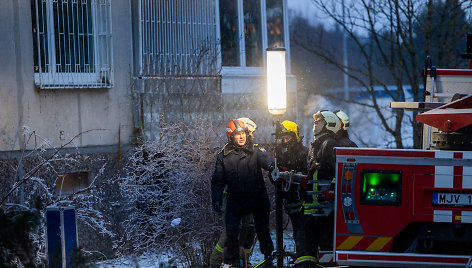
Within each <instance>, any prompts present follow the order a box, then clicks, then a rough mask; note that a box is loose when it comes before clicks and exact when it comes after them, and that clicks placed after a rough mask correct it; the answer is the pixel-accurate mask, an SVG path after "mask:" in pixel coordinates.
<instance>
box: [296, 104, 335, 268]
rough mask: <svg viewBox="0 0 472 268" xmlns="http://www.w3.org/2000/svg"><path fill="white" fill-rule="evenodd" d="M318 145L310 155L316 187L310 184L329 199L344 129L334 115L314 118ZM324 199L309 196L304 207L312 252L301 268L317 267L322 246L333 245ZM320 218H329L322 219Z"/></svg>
mask: <svg viewBox="0 0 472 268" xmlns="http://www.w3.org/2000/svg"><path fill="white" fill-rule="evenodd" d="M313 120H314V126H313V135H314V141H313V142H312V143H311V147H310V150H309V152H308V163H307V164H308V165H307V167H308V176H307V178H308V179H309V180H312V181H313V182H314V183H313V184H310V187H312V189H310V190H312V191H322V192H326V195H325V198H329V197H330V196H329V191H330V190H332V186H331V185H332V184H331V182H332V181H333V179H334V176H335V164H336V155H335V152H334V148H335V147H337V146H339V143H338V142H337V140H336V135H335V133H336V132H338V131H339V129H340V122H339V119H338V118H337V116H336V115H335V114H334V113H333V112H330V111H326V110H323V111H319V112H317V113H315V114H314V115H313ZM320 199H322V198H321V197H320V196H318V197H317V196H315V195H307V196H306V199H305V203H304V205H303V206H304V207H303V212H304V215H305V216H307V220H306V223H305V232H306V239H307V243H309V244H310V245H309V247H308V248H309V250H308V252H307V255H305V256H302V257H299V258H297V261H296V263H297V265H298V266H300V267H316V262H318V247H319V246H320V242H322V243H321V244H322V246H323V243H326V242H328V243H329V241H330V239H329V237H330V235H331V234H332V228H333V227H332V224H330V223H331V222H332V218H333V215H332V214H333V213H332V212H330V211H324V210H323V209H320V208H319V205H320V202H322V201H326V200H320ZM320 215H329V216H328V217H326V216H325V217H320Z"/></svg>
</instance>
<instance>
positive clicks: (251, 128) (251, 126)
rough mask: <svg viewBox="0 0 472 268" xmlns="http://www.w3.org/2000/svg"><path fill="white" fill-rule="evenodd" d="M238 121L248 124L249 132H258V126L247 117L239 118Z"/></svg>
mask: <svg viewBox="0 0 472 268" xmlns="http://www.w3.org/2000/svg"><path fill="white" fill-rule="evenodd" d="M238 120H241V121H243V122H244V124H246V127H247V129H248V130H249V132H254V131H256V128H257V125H256V123H254V121H252V120H251V119H249V118H247V117H241V118H238Z"/></svg>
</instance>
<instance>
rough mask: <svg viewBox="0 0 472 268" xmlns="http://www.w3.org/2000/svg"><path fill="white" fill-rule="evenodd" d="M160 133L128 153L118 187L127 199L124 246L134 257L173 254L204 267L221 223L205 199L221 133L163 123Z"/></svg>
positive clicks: (201, 125) (203, 122) (204, 126)
mask: <svg viewBox="0 0 472 268" xmlns="http://www.w3.org/2000/svg"><path fill="white" fill-rule="evenodd" d="M160 133H161V135H160V136H159V138H158V139H155V140H152V141H146V142H144V143H143V144H142V145H140V146H137V147H136V148H135V149H134V150H133V152H132V153H131V155H130V157H129V160H130V161H129V165H128V166H127V170H128V171H127V176H126V177H124V178H122V182H121V184H120V185H121V186H120V188H121V191H122V194H123V197H124V199H125V200H129V203H128V204H127V206H126V210H127V211H128V212H129V217H128V219H127V220H126V221H125V222H124V228H125V231H126V234H127V237H126V239H127V243H129V245H130V246H131V247H132V248H133V252H134V253H135V254H139V253H143V252H152V253H159V254H161V253H163V252H169V251H177V252H174V253H177V254H176V256H179V257H180V261H181V263H184V264H185V266H190V265H195V264H202V263H208V260H207V259H206V258H208V257H209V253H210V251H211V249H212V248H213V246H214V243H215V234H216V231H217V230H219V229H220V228H221V224H222V223H221V222H220V221H219V219H218V217H216V215H214V214H213V213H212V210H211V206H210V198H209V189H210V178H211V174H212V172H213V167H214V162H215V156H216V150H217V149H216V146H215V145H216V144H215V141H217V140H221V134H220V133H219V132H218V131H215V129H214V128H213V126H212V125H211V124H209V123H208V121H206V120H198V124H192V125H187V124H185V123H172V124H166V125H165V126H163V127H162V128H161V129H160Z"/></svg>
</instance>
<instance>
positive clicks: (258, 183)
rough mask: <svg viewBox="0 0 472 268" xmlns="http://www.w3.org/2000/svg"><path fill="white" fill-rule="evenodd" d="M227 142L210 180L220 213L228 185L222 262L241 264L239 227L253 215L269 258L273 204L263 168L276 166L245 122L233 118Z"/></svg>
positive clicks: (214, 202) (212, 193)
mask: <svg viewBox="0 0 472 268" xmlns="http://www.w3.org/2000/svg"><path fill="white" fill-rule="evenodd" d="M226 134H227V136H228V143H227V144H226V145H225V146H224V147H223V149H222V150H221V151H220V152H219V153H218V155H217V159H216V164H215V170H214V172H213V177H212V180H211V197H212V206H213V210H214V211H215V212H221V202H222V199H223V190H224V189H225V188H226V189H227V190H226V191H227V194H226V209H225V227H226V237H227V241H226V245H227V250H226V251H225V252H224V257H223V262H224V263H225V264H229V265H231V266H232V267H239V265H240V262H239V250H238V244H239V239H238V236H239V229H240V228H239V227H240V221H241V218H242V217H243V216H245V215H248V214H252V215H253V217H254V224H255V229H256V233H257V237H258V239H259V243H260V249H261V253H262V254H264V256H265V257H266V258H267V257H269V256H270V255H271V254H272V251H273V249H274V245H273V243H272V240H271V238H270V234H269V213H270V203H269V197H268V195H267V189H266V186H265V184H264V180H263V177H262V171H261V168H264V169H266V170H271V169H273V165H274V161H273V159H272V158H271V157H270V156H269V155H268V154H267V152H265V151H264V150H262V149H260V148H259V147H257V146H254V145H253V144H252V143H251V142H247V135H248V129H247V128H246V125H245V124H244V122H243V121H241V120H238V119H233V120H231V122H230V123H229V124H228V127H227V129H226Z"/></svg>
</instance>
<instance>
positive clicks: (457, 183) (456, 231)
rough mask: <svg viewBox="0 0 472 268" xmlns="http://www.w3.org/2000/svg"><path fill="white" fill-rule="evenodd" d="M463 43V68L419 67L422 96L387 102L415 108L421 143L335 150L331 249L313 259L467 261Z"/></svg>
mask: <svg viewBox="0 0 472 268" xmlns="http://www.w3.org/2000/svg"><path fill="white" fill-rule="evenodd" d="M468 39H470V38H468ZM471 44H472V42H471ZM469 50H472V49H471V48H470V45H469V46H468V52H469V54H468V55H469V62H470V64H469V65H471V66H470V68H471V69H453V70H452V69H435V68H434V67H431V66H428V68H426V69H425V75H426V76H427V81H426V87H425V89H426V92H425V93H426V94H425V101H424V102H402V103H400V102H396V103H391V104H390V106H391V107H392V108H404V109H410V110H412V109H416V110H418V111H419V112H421V113H420V114H418V116H417V118H416V119H417V120H418V121H419V122H421V123H423V124H424V129H423V148H422V149H368V148H337V149H336V188H335V202H334V233H333V239H334V240H333V245H332V247H333V248H332V251H331V250H329V251H321V252H320V262H322V263H323V262H325V263H327V262H332V263H336V264H338V265H348V266H350V267H351V266H362V267H365V266H374V267H472V60H470V55H471V54H470V52H472V51H469ZM466 55H467V54H466Z"/></svg>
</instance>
